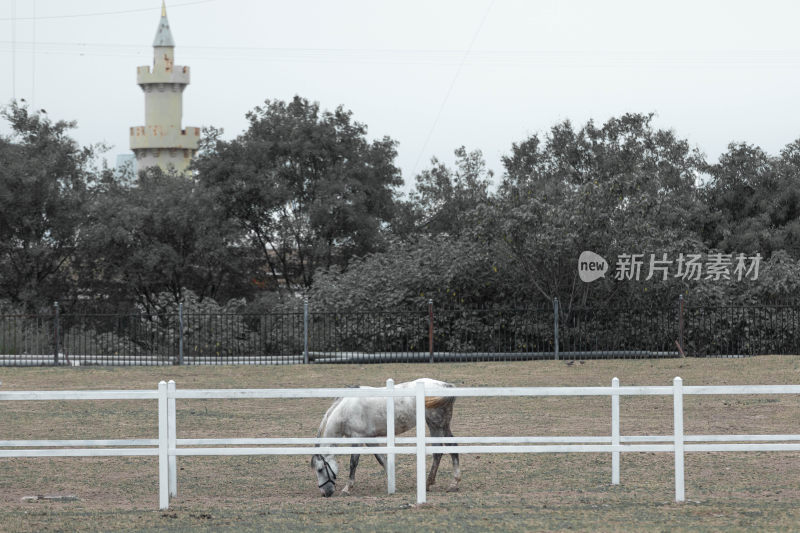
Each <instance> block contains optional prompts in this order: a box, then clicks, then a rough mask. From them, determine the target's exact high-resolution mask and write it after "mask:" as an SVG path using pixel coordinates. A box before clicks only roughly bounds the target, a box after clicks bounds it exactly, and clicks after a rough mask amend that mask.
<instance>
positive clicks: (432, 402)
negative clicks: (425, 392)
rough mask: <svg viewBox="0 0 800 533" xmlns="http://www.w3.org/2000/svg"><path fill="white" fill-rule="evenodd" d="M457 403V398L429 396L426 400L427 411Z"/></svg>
mask: <svg viewBox="0 0 800 533" xmlns="http://www.w3.org/2000/svg"><path fill="white" fill-rule="evenodd" d="M455 401H456V398H455V396H428V397H427V398H425V409H438V408H439V407H446V406H447V405H452V404H453V402H455Z"/></svg>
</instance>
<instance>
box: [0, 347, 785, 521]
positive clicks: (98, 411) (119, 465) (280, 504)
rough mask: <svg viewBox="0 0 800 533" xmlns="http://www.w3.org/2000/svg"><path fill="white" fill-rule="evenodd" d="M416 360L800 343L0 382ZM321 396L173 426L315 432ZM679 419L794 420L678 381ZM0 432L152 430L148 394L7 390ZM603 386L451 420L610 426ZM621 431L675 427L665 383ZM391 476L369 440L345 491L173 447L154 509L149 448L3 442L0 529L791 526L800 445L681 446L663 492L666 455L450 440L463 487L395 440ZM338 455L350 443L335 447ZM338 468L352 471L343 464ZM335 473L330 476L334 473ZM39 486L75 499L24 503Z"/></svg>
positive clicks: (242, 406)
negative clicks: (683, 388) (52, 397)
mask: <svg viewBox="0 0 800 533" xmlns="http://www.w3.org/2000/svg"><path fill="white" fill-rule="evenodd" d="M421 376H428V377H433V378H437V379H442V380H446V381H450V382H452V383H455V384H457V385H464V386H579V385H586V386H607V385H610V383H611V379H612V378H613V377H614V376H617V377H619V378H620V382H621V385H623V386H624V385H669V384H671V382H672V378H673V377H675V376H681V377H682V378H683V380H684V384H685V385H699V384H711V385H722V384H798V383H800V358H798V357H795V356H765V357H758V358H749V359H671V360H631V361H587V362H585V363H580V362H578V363H575V364H572V365H567V364H565V363H563V362H555V361H550V362H543V361H532V362H513V363H464V364H435V365H430V364H380V365H362V366H357V365H308V366H285V367H274V366H258V367H245V366H239V367H233V366H232V367H206V366H202V367H161V368H153V367H133V368H99V367H81V368H3V369H0V381H2V389H3V390H78V389H154V388H155V387H156V384H157V382H158V381H159V380H162V379H174V380H175V381H176V382H177V385H178V387H179V388H198V387H202V388H282V387H340V386H346V385H351V384H365V385H373V386H381V385H383V383H384V382H385V380H386V378H388V377H392V378H394V379H395V381H396V382H401V381H406V380H409V379H414V378H416V377H421ZM329 404H330V401H329V400H325V399H322V400H315V399H307V400H191V401H190V400H179V401H178V403H177V419H178V437H179V438H193V437H194V438H202V437H277V436H283V437H290V436H298V437H299V436H308V437H313V436H315V435H316V431H317V428H318V425H319V422H320V419H321V417H322V415H323V414H324V413H325V410H326V408H327V407H328V405H329ZM684 404H685V413H686V415H685V431H686V433H687V434H689V433H694V434H709V433H798V428H800V398H797V397H793V396H760V397H756V396H728V397H722V396H687V397H686V398H685V399H684ZM0 409H2V411H0V413H1V414H0V435H2V436H0V439H93V438H96V439H100V438H155V437H156V435H157V426H156V424H157V420H156V418H157V417H156V406H155V402H154V401H104V402H94V401H71V402H67V401H65V402H3V403H2V404H1V405H0ZM610 412H611V409H610V399H609V398H606V397H571V398H557V397H547V398H530V399H527V398H526V399H520V398H505V399H500V398H459V399H458V400H457V402H456V404H455V409H454V415H453V424H452V429H453V432H454V433H455V434H456V435H473V436H478V435H608V434H610V423H611V415H610ZM621 429H622V434H623V435H634V434H670V433H671V431H672V399H671V398H670V397H623V398H622V401H621ZM397 461H398V466H397V493H396V494H394V495H392V496H388V495H386V493H385V480H384V477H383V472H382V469H381V468H380V467H379V466H378V464H377V462H376V461H375V460H374V459H372V458H371V457H366V456H365V457H364V459H362V461H361V465H360V467H359V471H358V476H357V482H356V486H355V489H354V491H353V493H352V494H351V495H350V496H342V495H341V493H339V492H338V491H337V494H336V495H334V497H332V498H330V499H325V498H322V497H321V496H320V494H319V491H318V490H317V487H316V482H315V479H314V477H313V476H312V474H311V472H310V470H309V466H308V463H309V461H308V457H305V456H290V457H275V456H272V457H267V456H259V457H228V458H215V457H191V458H179V459H178V497H177V498H176V499H174V500H173V502H172V504H171V508H170V510H169V511H167V512H161V511H158V510H157V508H158V479H157V474H158V469H157V461H156V459H155V458H53V459H50V458H31V459H0V531H15V532H16V531H36V532H39V531H76V530H81V531H272V530H274V531H303V530H312V529H313V530H316V529H322V528H324V529H327V530H334V531H410V530H424V531H565V530H570V531H575V530H578V531H720V530H725V531H790V530H798V529H800V453H780V452H768V453H767V452H764V453H761V452H759V453H752V452H751V453H694V454H687V456H686V497H687V502H686V503H683V504H676V503H674V478H673V470H672V469H673V458H672V455H671V454H667V453H661V454H650V453H638V454H634V453H631V454H623V455H622V462H621V464H622V468H621V480H622V483H621V485H619V486H612V485H611V484H610V481H611V457H610V454H559V455H555V454H529V455H522V454H511V455H499V454H492V455H489V454H483V455H462V459H461V465H462V474H463V480H462V482H461V490H460V491H459V492H457V493H446V492H445V488H446V487H447V484H448V481H449V477H450V475H451V469H450V461H449V458H447V457H446V458H444V459H443V460H442V467H441V468H440V470H439V478H438V480H439V483H438V484H437V485H436V486H434V487H433V488H432V491H431V492H430V493H429V495H428V503H427V504H425V505H423V506H416V505H414V503H415V480H414V475H415V465H414V459H413V457H412V456H398V459H397ZM339 462H340V468H341V470H342V471H346V465H347V457H344V456H340V458H339ZM345 475H346V474H345ZM338 488H341V487H338ZM35 495H75V496H77V498H78V500H77V501H69V502H48V501H36V502H26V501H23V498H24V497H26V496H35Z"/></svg>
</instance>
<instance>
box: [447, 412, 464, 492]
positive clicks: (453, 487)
mask: <svg viewBox="0 0 800 533" xmlns="http://www.w3.org/2000/svg"><path fill="white" fill-rule="evenodd" d="M452 436H453V432H452V431H450V426H449V425H448V426H447V427H445V437H452ZM452 446H458V444H452ZM450 458H451V459H452V460H453V483H451V484H450V486H449V487H447V492H455V491H457V490H458V482H459V481H461V468H459V461H458V454H457V453H451V454H450Z"/></svg>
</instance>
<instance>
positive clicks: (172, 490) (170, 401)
mask: <svg viewBox="0 0 800 533" xmlns="http://www.w3.org/2000/svg"><path fill="white" fill-rule="evenodd" d="M177 433H178V428H177V426H176V420H175V382H174V381H173V380H169V381H168V382H167V447H168V448H169V449H170V450H174V449H175V446H176V445H177V440H178V435H177ZM168 457H169V460H168V463H169V496H170V498H174V497H175V496H177V495H178V464H177V459H178V458H177V457H176V456H175V455H172V454H170V455H169V456H168Z"/></svg>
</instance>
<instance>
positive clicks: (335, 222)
mask: <svg viewBox="0 0 800 533" xmlns="http://www.w3.org/2000/svg"><path fill="white" fill-rule="evenodd" d="M247 118H248V120H249V121H250V126H249V128H248V130H247V131H246V132H244V133H243V134H242V135H240V136H239V137H238V138H237V139H235V140H233V141H230V142H226V141H222V140H220V139H219V138H215V139H214V141H213V142H209V143H207V144H206V148H207V149H206V150H205V151H204V152H203V153H201V154H200V156H199V157H198V158H197V160H196V161H195V168H196V169H197V171H198V173H199V178H200V181H201V183H202V184H203V185H204V186H205V187H207V188H208V189H209V190H211V191H213V193H214V195H215V196H216V198H217V199H218V200H219V201H220V202H221V203H222V206H223V208H224V209H225V211H226V212H227V214H228V216H229V217H230V218H231V219H233V220H234V221H235V222H236V223H237V224H238V225H239V227H240V228H241V229H242V231H243V232H245V235H246V237H247V238H248V240H249V243H250V244H252V245H253V246H254V247H255V248H257V249H258V250H260V252H261V254H262V258H263V260H264V261H265V262H266V264H267V265H268V267H269V270H270V274H271V276H272V281H273V287H274V288H276V287H278V286H279V285H280V284H285V286H287V287H290V288H296V287H305V288H307V287H310V286H311V283H312V281H313V275H314V272H315V270H316V269H317V268H320V267H322V268H330V267H331V266H333V265H346V264H347V263H348V261H349V260H350V259H351V258H353V257H356V256H359V255H363V254H366V253H369V252H371V251H374V250H376V249H379V248H380V247H381V245H382V240H383V236H382V233H383V228H384V226H385V224H387V223H388V222H389V221H390V220H391V219H392V217H393V210H394V192H393V191H394V188H395V187H397V186H398V185H400V183H401V179H400V174H399V171H398V169H397V168H396V167H395V166H394V158H395V156H396V150H395V145H396V143H395V142H394V141H392V140H391V139H389V138H388V137H384V138H383V139H380V140H376V141H372V142H368V141H367V139H366V133H367V129H366V126H364V125H363V124H360V123H358V122H354V121H352V113H351V112H349V111H346V110H345V109H343V108H342V107H338V108H336V110H334V111H321V110H320V107H319V104H317V103H311V102H309V101H308V100H305V99H303V98H300V97H295V98H294V99H293V100H292V101H291V102H288V103H286V102H282V101H269V100H268V101H267V102H266V104H265V106H264V107H257V108H255V109H254V110H253V111H251V112H250V113H248V115H247Z"/></svg>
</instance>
